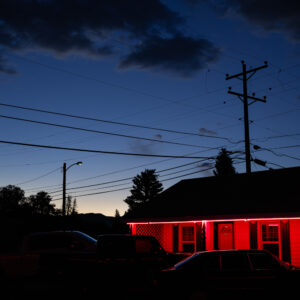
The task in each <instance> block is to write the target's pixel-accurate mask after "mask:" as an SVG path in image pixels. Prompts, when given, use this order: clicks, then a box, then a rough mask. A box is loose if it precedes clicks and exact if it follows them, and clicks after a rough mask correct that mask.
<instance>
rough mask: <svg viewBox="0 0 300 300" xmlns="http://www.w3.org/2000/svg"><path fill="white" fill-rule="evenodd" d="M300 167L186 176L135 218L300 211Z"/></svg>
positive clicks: (278, 213)
mask: <svg viewBox="0 0 300 300" xmlns="http://www.w3.org/2000/svg"><path fill="white" fill-rule="evenodd" d="M299 186H300V167H294V168H286V169H277V170H268V171H260V172H253V173H251V174H246V173H243V174H235V175H232V176H227V177H216V176H212V177H202V178H195V179H187V180H182V181H180V182H178V183H176V184H175V185H173V186H171V187H170V188H168V189H167V190H165V191H163V192H162V193H161V194H160V195H159V197H158V198H157V199H156V200H155V201H153V202H152V203H149V204H147V206H145V207H143V209H141V210H140V211H139V212H138V214H136V215H135V216H132V217H133V218H135V219H136V218H143V219H145V220H146V219H147V218H151V219H153V218H159V219H174V218H177V219H178V218H184V217H186V216H189V217H197V218H199V217H203V218H204V217H206V218H207V217H209V216H212V215H218V216H220V217H221V216H222V215H240V216H243V215H247V217H249V216H251V215H256V216H257V215H260V214H261V215H266V214H268V215H269V214H271V215H272V214H276V215H277V216H280V214H287V213H288V214H289V215H292V214H295V215H299V213H300V189H299Z"/></svg>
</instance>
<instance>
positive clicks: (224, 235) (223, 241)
mask: <svg viewBox="0 0 300 300" xmlns="http://www.w3.org/2000/svg"><path fill="white" fill-rule="evenodd" d="M218 249H219V250H228V249H233V223H219V224H218Z"/></svg>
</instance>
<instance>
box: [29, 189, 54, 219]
mask: <svg viewBox="0 0 300 300" xmlns="http://www.w3.org/2000/svg"><path fill="white" fill-rule="evenodd" d="M51 200H52V198H51V197H50V195H48V193H46V192H43V191H41V192H38V193H37V194H36V195H31V196H29V197H28V198H27V201H26V202H27V203H28V205H29V206H30V207H31V210H32V213H33V214H35V215H43V216H47V215H54V214H55V205H54V204H51V203H50V202H51Z"/></svg>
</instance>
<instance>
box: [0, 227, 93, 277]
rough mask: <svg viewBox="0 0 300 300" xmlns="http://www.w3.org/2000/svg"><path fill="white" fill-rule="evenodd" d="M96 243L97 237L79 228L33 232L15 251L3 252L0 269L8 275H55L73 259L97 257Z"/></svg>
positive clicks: (25, 237)
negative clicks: (76, 229) (78, 229)
mask: <svg viewBox="0 0 300 300" xmlns="http://www.w3.org/2000/svg"><path fill="white" fill-rule="evenodd" d="M96 244H97V240H95V239H94V238H92V237H90V236H89V235H87V234H85V233H82V232H80V231H50V232H36V233H30V234H28V235H26V236H24V238H23V240H22V241H21V244H20V247H19V249H17V250H16V251H15V252H4V253H1V254H0V271H1V274H2V276H6V277H7V278H17V277H21V278H24V277H33V276H40V275H42V274H47V273H49V272H50V273H51V275H53V272H59V271H60V269H61V268H62V267H63V266H64V262H65V261H67V260H69V259H71V258H72V259H75V258H80V259H83V258H84V257H86V256H88V257H90V256H91V255H94V256H95V253H96Z"/></svg>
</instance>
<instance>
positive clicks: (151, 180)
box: [124, 169, 163, 213]
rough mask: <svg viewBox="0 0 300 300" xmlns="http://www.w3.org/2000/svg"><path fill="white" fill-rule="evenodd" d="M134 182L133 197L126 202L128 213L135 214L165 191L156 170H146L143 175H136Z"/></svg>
mask: <svg viewBox="0 0 300 300" xmlns="http://www.w3.org/2000/svg"><path fill="white" fill-rule="evenodd" d="M132 182H133V187H132V189H131V190H130V192H131V195H130V196H128V197H127V198H126V199H125V200H124V202H125V203H127V204H128V206H129V209H128V211H127V213H129V212H134V211H135V210H136V209H138V208H139V207H141V206H142V205H143V204H146V203H149V202H150V201H152V200H153V199H154V198H155V197H156V196H157V195H158V194H159V193H160V192H161V191H162V190H163V186H162V184H161V183H160V182H159V180H158V179H157V175H156V174H155V170H149V169H146V170H145V171H144V172H141V174H138V175H136V176H135V177H134V178H133V180H132Z"/></svg>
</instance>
